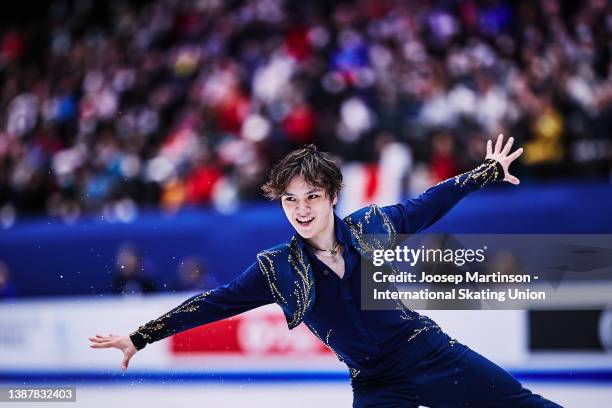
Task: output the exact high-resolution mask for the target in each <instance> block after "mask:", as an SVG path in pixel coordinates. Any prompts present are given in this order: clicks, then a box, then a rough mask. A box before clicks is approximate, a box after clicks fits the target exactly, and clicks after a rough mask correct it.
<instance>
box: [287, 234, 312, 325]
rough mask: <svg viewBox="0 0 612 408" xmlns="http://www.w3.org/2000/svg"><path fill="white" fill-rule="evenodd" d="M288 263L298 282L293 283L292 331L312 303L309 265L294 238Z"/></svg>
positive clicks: (290, 246) (290, 323)
mask: <svg viewBox="0 0 612 408" xmlns="http://www.w3.org/2000/svg"><path fill="white" fill-rule="evenodd" d="M288 261H289V263H290V264H291V266H292V268H293V270H294V271H295V272H296V273H297V276H298V277H299V280H295V281H294V282H293V285H294V286H295V288H294V290H293V294H294V295H295V300H296V303H297V305H296V306H297V307H296V309H295V311H294V313H293V316H292V319H291V322H289V328H290V329H292V328H294V327H296V326H297V325H298V324H300V322H301V321H302V320H303V318H304V315H305V314H306V311H307V310H308V309H309V308H310V306H311V305H310V302H311V301H312V297H311V296H310V293H311V291H312V290H313V286H314V282H313V280H312V279H310V276H311V274H310V272H311V269H310V268H311V266H310V263H308V262H306V260H305V259H304V252H303V251H302V249H301V248H300V246H299V245H298V242H297V239H296V237H293V238H292V239H291V242H290V244H289V256H288Z"/></svg>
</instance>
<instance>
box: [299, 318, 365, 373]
mask: <svg viewBox="0 0 612 408" xmlns="http://www.w3.org/2000/svg"><path fill="white" fill-rule="evenodd" d="M306 326H307V327H308V328H309V329H310V331H311V332H312V333H313V334H314V335H315V336H317V338H318V339H319V340H321V342H323V344H325V346H326V347H327V348H328V349H330V350H331V351H332V353H334V354H335V355H336V357H337V358H338V360H339V361H340V362H342V363H345V361H344V359H343V358H342V357H340V355H339V354H338V353H337V352H336V350H334V349H333V347H332V346H331V345H330V344H329V339H330V337H331V334H332V329H329V330H328V331H327V335H326V336H325V340H323V338H322V337H321V335H319V332H318V331H317V329H315V328H314V327H313V326H312V325H310V324H308V323H306ZM345 364H346V363H345ZM346 366H347V367H348V369H349V375H350V376H351V378H355V377H357V375H358V374H359V372H360V371H359V370H357V369H356V368H353V367H350V366H349V365H348V364H347V365H346Z"/></svg>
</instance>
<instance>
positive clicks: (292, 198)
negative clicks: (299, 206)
mask: <svg viewBox="0 0 612 408" xmlns="http://www.w3.org/2000/svg"><path fill="white" fill-rule="evenodd" d="M283 201H295V198H294V197H291V196H286V197H285V198H284V199H283Z"/></svg>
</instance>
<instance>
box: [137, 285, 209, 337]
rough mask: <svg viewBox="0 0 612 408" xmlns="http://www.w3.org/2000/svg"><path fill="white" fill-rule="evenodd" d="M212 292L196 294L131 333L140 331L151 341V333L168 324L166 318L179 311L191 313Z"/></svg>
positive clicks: (139, 332)
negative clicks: (165, 321)
mask: <svg viewBox="0 0 612 408" xmlns="http://www.w3.org/2000/svg"><path fill="white" fill-rule="evenodd" d="M211 293H212V290H208V291H206V292H203V293H201V294H199V295H198V296H196V297H194V298H192V299H190V300H188V301H186V302H185V303H183V304H182V305H179V306H177V307H176V308H174V309H172V310H171V311H169V312H168V313H166V314H165V315H163V316H161V317H159V318H157V319H155V320H151V321H150V322H148V323H146V324H144V325H142V326H140V327H139V328H138V329H137V330H135V331H134V332H133V333H131V334H130V335H132V334H136V333H138V334H140V335H141V336H142V338H143V339H145V341H146V342H147V343H150V342H151V340H152V338H151V335H150V333H152V332H155V331H158V330H161V329H163V328H164V327H165V325H166V324H165V323H164V320H166V319H167V318H169V317H170V316H172V315H174V314H177V313H191V312H195V311H196V310H198V308H199V307H200V305H197V304H195V303H196V302H199V301H200V300H202V299H204V298H205V297H207V296H208V295H209V294H211Z"/></svg>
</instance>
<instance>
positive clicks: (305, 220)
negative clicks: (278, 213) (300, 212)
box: [297, 217, 314, 224]
mask: <svg viewBox="0 0 612 408" xmlns="http://www.w3.org/2000/svg"><path fill="white" fill-rule="evenodd" d="M312 220H314V217H312V218H297V222H299V223H300V224H306V223H308V222H310V221H312Z"/></svg>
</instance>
